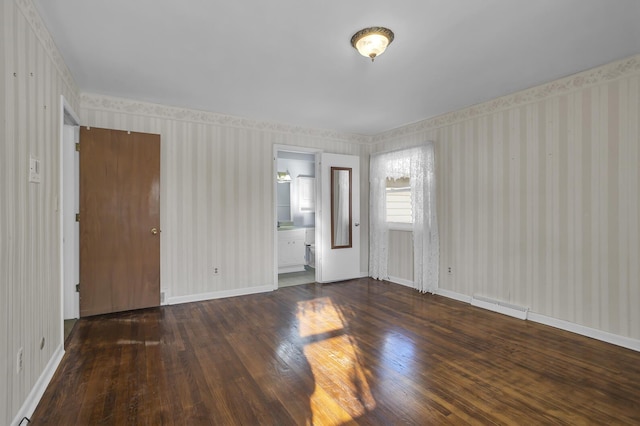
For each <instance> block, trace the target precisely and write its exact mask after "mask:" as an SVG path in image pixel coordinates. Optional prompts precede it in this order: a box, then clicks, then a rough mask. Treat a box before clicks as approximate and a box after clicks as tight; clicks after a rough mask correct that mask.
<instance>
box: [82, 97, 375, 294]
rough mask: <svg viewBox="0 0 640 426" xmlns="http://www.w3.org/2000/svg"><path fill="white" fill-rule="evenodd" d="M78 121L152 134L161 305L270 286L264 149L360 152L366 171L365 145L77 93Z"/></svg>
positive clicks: (267, 154)
mask: <svg viewBox="0 0 640 426" xmlns="http://www.w3.org/2000/svg"><path fill="white" fill-rule="evenodd" d="M80 118H81V122H82V123H83V125H89V126H93V127H106V128H112V129H120V130H131V131H139V132H148V133H158V134H160V135H161V146H162V148H161V155H162V159H161V185H160V186H161V229H162V233H161V238H162V240H161V259H162V260H161V265H162V267H161V268H162V270H161V287H162V290H163V291H164V292H165V297H166V300H167V301H168V302H169V303H175V302H180V301H186V300H197V299H202V298H211V297H220V296H224V295H234V294H242V293H246V292H255V291H265V290H268V289H271V288H272V286H273V280H274V279H273V277H274V273H275V270H276V265H274V261H273V250H274V238H273V236H274V234H273V232H274V226H275V223H276V222H275V217H274V211H273V205H274V204H273V181H274V174H273V169H272V167H273V146H274V144H278V145H290V146H299V147H306V148H318V149H321V150H324V151H325V152H332V153H339V154H351V155H358V156H360V155H361V154H362V164H365V165H366V167H367V168H368V157H367V156H366V155H364V153H365V152H366V150H367V149H368V146H366V145H363V144H362V143H361V140H360V137H358V136H352V135H341V134H335V133H332V132H324V131H313V130H308V129H297V128H291V127H287V126H277V125H271V124H267V123H256V122H252V121H249V120H243V119H234V118H231V117H225V116H220V115H217V114H211V113H206V112H199V111H193V110H184V109H180V108H172V107H167V106H161V105H154V104H147V103H141V102H136V101H129V100H126V99H119V98H111V97H105V96H98V95H91V94H83V95H82V101H81V108H80ZM81 143H82V142H81ZM364 185H366V186H364V187H363V188H364V189H363V190H362V191H361V192H363V195H362V201H361V203H362V204H363V205H365V206H366V205H367V204H368V183H367V180H364ZM365 212H366V210H365ZM366 223H367V221H363V224H362V226H363V229H367V228H366ZM363 234H364V235H363V236H362V239H363V241H362V242H361V245H362V247H363V248H364V249H363V254H362V258H363V259H364V260H363V265H361V270H362V271H367V270H368V267H367V263H366V259H367V258H368V249H367V247H368V239H367V235H366V232H363ZM213 268H219V271H220V274H219V275H213Z"/></svg>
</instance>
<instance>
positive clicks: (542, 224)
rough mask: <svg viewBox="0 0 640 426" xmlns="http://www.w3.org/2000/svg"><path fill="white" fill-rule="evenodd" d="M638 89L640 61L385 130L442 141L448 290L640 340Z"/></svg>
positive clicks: (388, 141) (385, 145)
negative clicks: (486, 298) (484, 297)
mask: <svg viewBox="0 0 640 426" xmlns="http://www.w3.org/2000/svg"><path fill="white" fill-rule="evenodd" d="M639 86H640V56H635V57H632V58H628V59H626V60H623V61H618V62H615V63H612V64H609V65H606V66H604V67H601V68H598V69H595V70H590V71H587V72H584V73H581V74H578V75H576V76H572V77H568V78H565V79H562V80H558V81H555V82H552V83H549V84H546V85H543V86H540V87H537V88H533V89H530V90H528V91H524V92H520V93H517V94H514V95H511V96H508V97H505V98H500V99H498V100H494V101H491V102H488V103H486V104H483V105H479V106H476V107H472V108H469V109H467V110H463V111H458V112H455V113H452V114H448V115H446V116H443V117H438V118H435V119H431V120H425V121H424V122H422V123H418V124H415V125H412V126H407V127H406V128H402V129H396V130H394V131H391V132H388V133H386V134H382V135H377V136H376V137H375V138H374V139H375V140H376V145H375V147H374V148H373V151H374V152H377V151H384V150H389V149H394V148H398V147H403V146H412V145H415V144H417V143H419V142H422V141H425V140H433V141H435V143H436V157H437V160H436V161H437V173H436V177H437V185H438V214H439V217H438V220H439V227H440V242H441V257H440V259H441V264H440V270H441V275H440V287H441V288H443V289H445V290H450V291H453V292H456V293H459V294H463V295H467V296H472V295H483V296H487V297H491V298H495V299H499V300H502V301H506V302H511V303H514V304H518V305H522V306H525V307H529V308H530V309H531V311H532V312H535V313H539V314H542V315H546V316H549V317H552V318H557V319H560V320H564V321H568V322H571V323H576V324H579V325H583V326H586V327H590V328H594V329H597V330H601V331H605V332H609V333H613V334H616V335H620V336H625V337H629V338H633V339H640V310H639V309H638V307H637V304H638V302H639V301H640V276H639V272H640V269H639V268H640V262H639V261H638V259H640V253H639V248H640V247H639V244H640V229H639V224H640V210H639V206H638V203H639V199H640V178H639V174H638V164H640V156H639V152H638V151H639V145H640V140H639V133H638V125H639V122H640V103H639V102H640V90H639ZM405 234H406V233H405ZM395 238H396V239H397V238H403V236H402V235H400V236H396V237H395ZM404 238H405V239H406V238H410V237H407V236H406V235H404ZM395 244H399V242H398V241H395ZM391 253H392V254H393V253H394V252H393V251H392V252H391ZM395 253H398V252H395ZM403 264H405V265H406V261H405V259H402V258H400V257H395V258H394V257H392V258H391V259H390V265H389V269H390V270H392V268H396V273H397V274H398V276H399V277H400V278H404V279H410V274H411V272H410V271H407V270H406V269H405V270H404V271H403V270H402V267H401V266H400V265H403ZM406 267H410V266H409V265H406ZM449 267H450V268H451V273H448V268H449ZM398 269H400V270H399V271H398Z"/></svg>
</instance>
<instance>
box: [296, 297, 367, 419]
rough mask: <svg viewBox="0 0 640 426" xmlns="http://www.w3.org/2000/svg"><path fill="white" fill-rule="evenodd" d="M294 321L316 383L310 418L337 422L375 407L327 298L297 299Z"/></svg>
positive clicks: (352, 345) (351, 342)
mask: <svg viewBox="0 0 640 426" xmlns="http://www.w3.org/2000/svg"><path fill="white" fill-rule="evenodd" d="M298 321H299V327H300V328H299V333H300V337H302V338H303V341H304V354H305V357H306V358H307V361H308V363H309V365H310V366H311V371H312V372H313V376H314V380H315V385H316V386H315V390H314V393H313V394H312V395H311V407H312V411H313V417H314V419H315V420H317V421H318V422H319V423H322V424H325V423H327V424H341V423H345V422H348V421H353V419H357V418H358V417H360V416H362V415H364V414H365V413H366V412H368V411H372V410H373V409H375V407H376V401H375V399H374V398H373V395H372V393H371V390H370V388H369V383H368V380H367V371H366V369H365V367H364V365H363V361H362V359H361V357H360V355H359V354H360V351H359V348H358V345H357V342H356V341H355V339H354V338H353V337H352V336H351V335H350V333H349V330H348V324H347V322H346V321H345V317H344V315H343V314H342V311H341V309H340V307H339V306H336V305H335V304H334V303H333V302H332V300H331V298H328V297H323V298H317V299H313V300H308V301H302V302H298Z"/></svg>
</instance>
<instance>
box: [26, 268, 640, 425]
mask: <svg viewBox="0 0 640 426" xmlns="http://www.w3.org/2000/svg"><path fill="white" fill-rule="evenodd" d="M31 420H32V422H31V424H32V425H39V424H54V425H125V424H127V425H136V424H140V425H161V424H166V425H172V424H176V425H209V424H220V425H234V424H238V425H240V424H241V425H258V424H260V425H290V424H291V425H304V424H315V425H341V424H385V425H386V424H421V425H425V424H518V425H524V424H526V425H533V424H554V425H563V424H564V425H575V424H640V353H638V352H634V351H631V350H626V349H623V348H620V347H617V346H613V345H609V344H606V343H603V342H599V341H596V340H592V339H589V338H586V337H582V336H578V335H574V334H571V333H568V332H563V331H560V330H557V329H554V328H551V327H546V326H543V325H540V324H536V323H532V322H529V321H521V320H517V319H513V318H510V317H506V316H503V315H500V314H495V313H492V312H488V311H484V310H482V309H479V308H474V307H472V306H470V305H468V304H464V303H460V302H456V301H453V300H450V299H446V298H444V297H440V296H433V295H422V294H419V293H418V292H416V291H414V290H411V289H408V288H406V287H403V286H399V285H395V284H390V283H384V282H380V281H374V280H370V279H366V278H365V279H360V280H354V281H349V282H343V283H338V284H331V285H319V284H308V285H302V286H297V287H287V288H283V289H279V290H277V291H275V292H272V293H266V294H259V295H251V296H243V297H235V298H229V299H220V300H212V301H207V302H199V303H189V304H183V305H175V306H166V307H160V308H152V309H146V310H142V311H135V312H126V313H120V314H112V315H105V316H99V317H93V318H88V319H81V320H80V321H79V322H78V323H77V324H76V327H75V329H74V331H73V333H72V335H71V336H70V339H69V341H68V346H67V352H66V354H65V357H64V359H63V361H62V363H61V365H60V367H59V368H58V371H57V372H56V374H55V376H54V378H53V380H52V382H51V384H50V386H49V387H48V389H47V390H46V392H45V394H44V396H43V397H42V399H41V401H40V404H39V405H38V407H37V409H36V411H35V413H34V415H33V417H32V419H31Z"/></svg>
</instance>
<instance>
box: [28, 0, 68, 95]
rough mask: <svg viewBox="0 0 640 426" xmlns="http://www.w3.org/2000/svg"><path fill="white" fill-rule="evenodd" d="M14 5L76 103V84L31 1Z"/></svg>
mask: <svg viewBox="0 0 640 426" xmlns="http://www.w3.org/2000/svg"><path fill="white" fill-rule="evenodd" d="M16 4H17V5H18V7H19V8H20V11H21V12H22V14H23V15H24V17H25V19H26V20H27V22H28V23H29V25H30V26H31V29H32V30H33V32H34V33H35V34H36V37H38V40H40V43H41V44H42V47H43V48H44V50H45V51H46V52H47V54H48V55H49V58H51V61H52V62H53V63H54V65H55V67H56V69H57V70H58V72H59V73H60V76H61V77H62V80H63V81H64V83H65V84H66V85H67V88H68V89H69V91H70V92H71V93H72V94H73V96H74V97H75V99H74V100H75V101H78V93H79V90H78V85H77V84H76V82H75V80H74V79H73V76H72V75H71V71H70V70H69V68H68V67H67V64H66V63H65V62H64V59H63V58H62V55H61V54H60V51H59V50H58V48H57V47H56V44H55V42H54V41H53V38H51V34H50V33H49V31H48V30H47V27H46V26H45V25H44V22H43V21H42V18H41V17H40V14H39V13H38V11H37V10H36V7H35V6H34V4H33V2H32V0H16Z"/></svg>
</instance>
